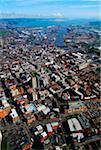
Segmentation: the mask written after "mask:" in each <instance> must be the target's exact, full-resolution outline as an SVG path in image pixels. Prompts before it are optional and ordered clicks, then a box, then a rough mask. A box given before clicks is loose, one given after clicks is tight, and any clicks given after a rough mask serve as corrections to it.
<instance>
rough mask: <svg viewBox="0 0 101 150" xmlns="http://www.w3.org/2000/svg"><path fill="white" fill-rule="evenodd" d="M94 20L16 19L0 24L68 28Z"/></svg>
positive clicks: (0, 21) (0, 20) (4, 20)
mask: <svg viewBox="0 0 101 150" xmlns="http://www.w3.org/2000/svg"><path fill="white" fill-rule="evenodd" d="M90 21H95V20H94V19H93V20H92V19H90V20H89V19H55V18H52V19H46V18H45V19H44V18H43V19H42V18H17V19H16V18H14V19H0V23H4V24H8V25H12V26H15V27H48V26H68V25H82V24H87V23H88V22H90Z"/></svg>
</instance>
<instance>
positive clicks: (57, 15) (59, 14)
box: [53, 12, 63, 17]
mask: <svg viewBox="0 0 101 150" xmlns="http://www.w3.org/2000/svg"><path fill="white" fill-rule="evenodd" d="M53 16H54V17H63V15H62V13H61V12H57V13H54V14H53Z"/></svg>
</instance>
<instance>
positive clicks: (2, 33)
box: [0, 31, 8, 37]
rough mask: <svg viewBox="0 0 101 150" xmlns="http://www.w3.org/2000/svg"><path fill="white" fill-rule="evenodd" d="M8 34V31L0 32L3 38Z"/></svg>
mask: <svg viewBox="0 0 101 150" xmlns="http://www.w3.org/2000/svg"><path fill="white" fill-rule="evenodd" d="M7 34H8V32H7V31H0V36H1V37H2V36H5V35H7Z"/></svg>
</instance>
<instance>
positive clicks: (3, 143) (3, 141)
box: [1, 138, 7, 150]
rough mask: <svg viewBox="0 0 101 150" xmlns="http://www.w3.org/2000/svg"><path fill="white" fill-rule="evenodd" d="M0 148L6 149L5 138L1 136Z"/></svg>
mask: <svg viewBox="0 0 101 150" xmlns="http://www.w3.org/2000/svg"><path fill="white" fill-rule="evenodd" d="M1 150H7V140H6V139H5V138H3V140H2V143H1Z"/></svg>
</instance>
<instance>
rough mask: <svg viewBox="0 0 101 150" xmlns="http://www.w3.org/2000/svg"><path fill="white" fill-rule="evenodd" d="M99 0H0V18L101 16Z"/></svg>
mask: <svg viewBox="0 0 101 150" xmlns="http://www.w3.org/2000/svg"><path fill="white" fill-rule="evenodd" d="M99 5H100V0H0V18H23V17H25V18H34V17H36V18H69V19H70V18H101V12H100V7H99Z"/></svg>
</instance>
